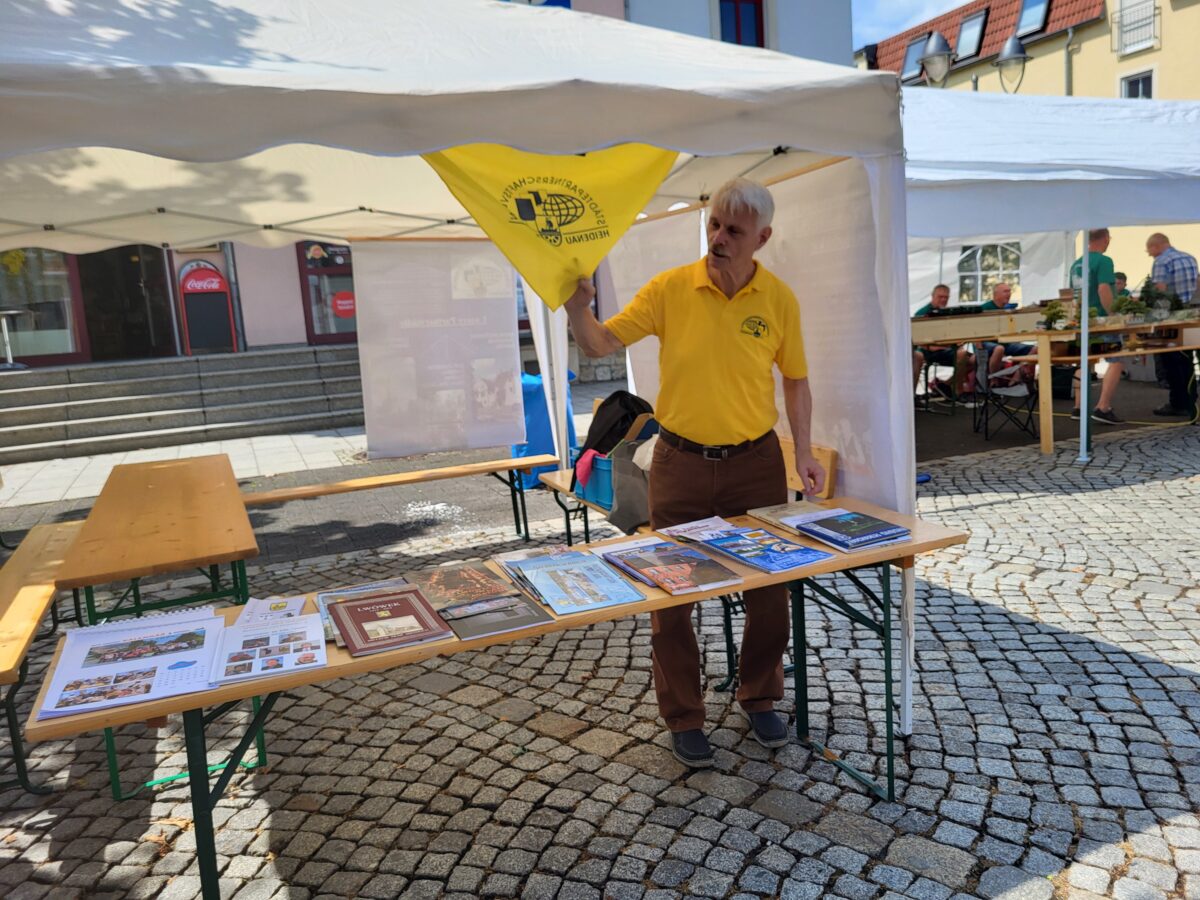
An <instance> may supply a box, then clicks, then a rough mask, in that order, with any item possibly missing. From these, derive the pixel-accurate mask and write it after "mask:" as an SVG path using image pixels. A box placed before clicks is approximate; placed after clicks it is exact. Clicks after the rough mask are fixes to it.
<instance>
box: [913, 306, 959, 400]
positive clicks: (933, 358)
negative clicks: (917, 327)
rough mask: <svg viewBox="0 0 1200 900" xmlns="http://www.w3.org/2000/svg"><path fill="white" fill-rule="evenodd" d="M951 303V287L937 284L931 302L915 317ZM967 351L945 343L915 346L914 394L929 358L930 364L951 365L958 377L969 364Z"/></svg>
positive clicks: (920, 316)
mask: <svg viewBox="0 0 1200 900" xmlns="http://www.w3.org/2000/svg"><path fill="white" fill-rule="evenodd" d="M949 305H950V288H949V287H947V286H946V285H944V284H939V285H935V286H934V289H933V293H932V294H931V295H930V298H929V302H928V303H926V304H925V305H924V306H922V307H921V308H920V309H918V310H917V311H916V312H915V313H913V318H914V319H923V318H925V317H926V316H928V315H929V314H930V313H931V312H933V311H934V310H935V309H945V308H946V307H947V306H949ZM969 355H970V354H968V353H967V351H966V349H965V348H963V347H954V346H951V345H943V344H930V345H929V346H927V347H914V348H913V394H916V392H917V383H918V382H919V381H920V380H921V370H922V369H923V368H925V362H926V360H928V362H929V363H930V365H938V366H950V367H951V368H953V369H954V377H955V378H958V377H960V376H961V374H962V373H963V372H965V371H966V369H967V365H968V357H969Z"/></svg>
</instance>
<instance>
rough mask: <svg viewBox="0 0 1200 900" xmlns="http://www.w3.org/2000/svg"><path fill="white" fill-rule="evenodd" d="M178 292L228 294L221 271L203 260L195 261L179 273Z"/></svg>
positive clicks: (226, 284) (227, 285)
mask: <svg viewBox="0 0 1200 900" xmlns="http://www.w3.org/2000/svg"><path fill="white" fill-rule="evenodd" d="M179 290H180V291H182V292H183V293H185V294H212V293H228V291H229V284H228V283H227V282H226V281H225V276H224V275H222V274H221V270H220V269H218V268H217V267H216V266H214V265H213V264H212V263H210V262H208V261H207V260H203V259H196V260H192V261H191V262H189V263H188V264H187V265H185V266H184V267H183V268H182V269H181V270H180V272H179Z"/></svg>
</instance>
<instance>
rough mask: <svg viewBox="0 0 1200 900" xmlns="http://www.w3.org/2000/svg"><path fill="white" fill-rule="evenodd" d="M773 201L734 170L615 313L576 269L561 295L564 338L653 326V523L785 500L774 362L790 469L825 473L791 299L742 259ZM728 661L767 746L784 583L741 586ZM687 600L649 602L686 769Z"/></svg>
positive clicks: (784, 626)
mask: <svg viewBox="0 0 1200 900" xmlns="http://www.w3.org/2000/svg"><path fill="white" fill-rule="evenodd" d="M774 212H775V203H774V200H773V199H772V197H771V194H770V192H769V191H768V190H767V189H766V188H764V187H763V186H762V185H760V184H757V183H755V182H753V181H748V180H746V179H743V178H738V179H734V180H733V181H730V182H728V183H727V184H725V185H722V186H721V188H720V189H718V190H717V192H716V193H715V194H714V195H713V198H712V203H711V209H710V213H709V217H708V226H707V227H708V254H707V255H706V256H705V257H704V258H703V259H700V260H697V261H696V262H694V263H690V264H688V265H686V266H680V267H679V268H676V269H671V270H668V271H666V272H663V273H661V274H660V275H658V276H656V277H655V278H653V279H651V281H650V282H649V283H648V284H646V285H645V286H644V287H643V288H642V289H641V290H640V291H638V293H637V296H635V297H634V298H633V300H632V301H631V302H630V304H629V305H628V306H627V307H626V308H625V309H624V310H623V311H621V312H620V313H618V314H617V315H615V316H613V317H612V318H611V319H608V320H607V321H606V322H605V323H604V324H600V322H598V321H597V320H596V317H595V316H594V315H592V312H591V300H592V297H593V296H594V295H595V290H594V289H593V288H592V285H591V283H590V282H588V281H587V280H586V279H581V280H580V282H579V288H578V289H577V290H576V292H575V294H574V296H572V298H571V299H570V300H569V301H567V306H566V309H567V314H568V316H569V318H570V321H571V329H572V331H573V332H574V334H575V341H576V343H577V344H578V345H579V347H580V349H581V350H583V352H584V353H586V354H587V355H588V356H606V355H608V354H610V353H615V352H617V351H619V350H621V349H623V348H624V347H626V346H628V345H630V344H632V343H634V342H635V341H639V340H641V339H642V338H644V337H647V336H648V335H656V336H657V337H658V339H659V340H660V341H661V348H660V350H659V384H660V387H659V393H658V403H657V409H656V417H657V419H658V421H659V424H660V426H661V428H662V431H661V432H660V437H659V441H658V444H657V445H656V447H655V450H654V460H653V463H652V465H651V469H650V523H651V525H652V526H653V527H655V528H663V527H666V526H669V525H676V524H679V523H682V522H689V521H692V520H695V519H700V518H704V517H705V516H712V515H719V516H736V515H741V514H743V513H745V511H746V510H747V509H752V508H754V507H756V506H765V505H768V504H774V503H782V502H785V501H786V499H787V482H786V470H785V468H784V461H783V455H782V453H781V451H780V447H779V441H778V439H777V438H776V436H775V430H774V428H775V423H776V420H777V418H778V414H777V413H776V409H775V381H774V374H773V371H772V370H773V367H774V366H776V365H778V366H779V370H780V373H781V374H782V376H783V386H784V396H785V399H786V405H787V415H788V422H789V425H790V427H791V433H792V438H793V440H794V441H795V445H796V471H797V472H798V473H799V474H800V476H801V478H802V479H803V480H804V483H805V487H806V489H807V490H809V491H817V490H820V489H821V487H822V485H823V483H824V480H825V473H824V472H823V471H822V469H821V466H820V464H819V463H818V462H817V461H816V460H815V459H813V456H812V452H811V439H810V436H809V425H810V420H811V417H812V395H811V393H810V391H809V386H808V368H807V363H806V361H805V357H804V341H803V338H802V336H801V333H800V307H799V304H798V303H797V302H796V298H795V295H794V294H793V293H792V292H791V290H790V289H789V288H788V287H787V285H785V284H784V283H783V282H782V281H780V280H779V278H777V277H776V276H775V275H773V274H771V273H770V272H769V271H767V269H766V268H765V267H764V266H762V265H761V264H759V263H757V262H756V261H755V259H754V254H755V253H756V252H757V251H758V250H760V249H761V248H762V247H763V245H764V244H766V242H767V241H768V239H770V237H771V219H772V216H773V215H774ZM745 600H746V627H745V631H744V633H743V638H742V653H741V658H740V662H739V666H738V670H739V671H738V674H739V684H738V692H737V699H738V702H739V708H740V709H741V711H742V712H743V714H744V715H745V716H746V718H747V719H748V720H749V722H750V730H751V734H752V735H753V736H754V738H755V739H756V740H757V741H758V742H759V743H761V744H763V745H764V746H767V747H781V746H783V745H784V744H786V743H787V742H788V732H787V726H786V724H785V723H784V722H783V720H782V719H781V718H780V717H779V716H778V715H777V714H776V713H775V712H774V705H775V703H776V702H777V701H778V700H780V699H781V698H782V697H783V651H784V650H785V649H786V647H787V641H788V633H789V631H788V601H787V591H786V589H785V588H784V586H783V585H779V586H777V587H771V588H760V589H758V590H753V591H747V592H746V594H745ZM691 610H692V604H683V605H680V606H675V607H672V608H670V609H664V610H660V611H659V612H656V613H652V614H651V625H652V636H651V649H652V654H653V663H654V688H655V691H656V693H657V695H658V706H659V712H660V713H661V714H662V717H663V719H664V720H665V722H666V724H667V728H668V729H669V730H670V732H671V744H672V751H673V752H674V754H675V757H676V758H677V759H678V760H679V761H680V762H682V763H684V764H685V765H688V766H692V767H703V766H709V765H712V763H713V751H712V747H711V745H710V744H709V742H708V738H707V737H706V735H705V734H704V730H703V726H704V695H703V693H702V691H701V688H700V651H699V648H698V646H697V643H696V634H695V632H694V631H693V629H692V623H691Z"/></svg>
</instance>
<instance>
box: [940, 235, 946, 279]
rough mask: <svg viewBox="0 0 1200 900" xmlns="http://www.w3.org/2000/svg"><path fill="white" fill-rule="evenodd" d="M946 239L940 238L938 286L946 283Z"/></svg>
mask: <svg viewBox="0 0 1200 900" xmlns="http://www.w3.org/2000/svg"><path fill="white" fill-rule="evenodd" d="M945 271H946V239H945V238H938V284H944V283H945V281H946V275H945Z"/></svg>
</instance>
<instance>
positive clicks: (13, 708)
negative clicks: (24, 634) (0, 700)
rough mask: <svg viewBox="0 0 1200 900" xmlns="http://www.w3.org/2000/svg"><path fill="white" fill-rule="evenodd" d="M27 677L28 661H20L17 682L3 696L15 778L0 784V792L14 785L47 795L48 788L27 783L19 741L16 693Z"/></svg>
mask: <svg viewBox="0 0 1200 900" xmlns="http://www.w3.org/2000/svg"><path fill="white" fill-rule="evenodd" d="M28 675H29V660H27V659H23V660H21V668H20V669H19V670H18V671H17V680H16V681H15V682H14V683H13V684H11V685H10V686H9V688H8V690H7V691H6V692H5V694H4V718H5V720H6V721H7V723H8V737H9V740H10V741H11V742H12V756H13V768H14V769H15V770H16V774H17V777H16V778H14V779H13V780H11V781H5V782H3V783H0V790H8V788H10V787H13V786H14V785H20V786H21V787H22V788H24V789H25V790H27V791H28V792H29V793H31V794H49V793H50V788H48V787H45V786H40V785H35V784H32V783H31V782H30V781H29V769H28V767H27V766H26V762H25V743H24V741H22V740H21V722H20V720H19V719H18V718H17V691H18V690H20V688H21V686H22V685H23V684H25V678H26V677H27V676H28Z"/></svg>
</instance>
